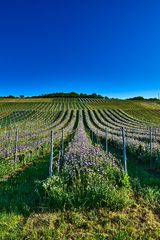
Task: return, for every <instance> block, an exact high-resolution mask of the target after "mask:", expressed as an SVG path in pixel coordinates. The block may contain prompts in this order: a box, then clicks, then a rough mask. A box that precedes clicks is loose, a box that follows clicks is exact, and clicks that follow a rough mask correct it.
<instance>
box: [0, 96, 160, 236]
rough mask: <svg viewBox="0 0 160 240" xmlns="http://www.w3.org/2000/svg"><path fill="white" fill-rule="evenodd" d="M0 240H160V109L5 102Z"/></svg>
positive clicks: (0, 134)
mask: <svg viewBox="0 0 160 240" xmlns="http://www.w3.org/2000/svg"><path fill="white" fill-rule="evenodd" d="M0 126H1V128H0V138H1V141H0V239H16V240H17V239H62V240H63V239H64V240H65V239H67V240H68V239H88V240H91V239H109V240H110V239H117V240H118V239H119V240H123V239H126V240H128V239H137V240H138V239H146V240H147V239H160V223H159V222H160V212H159V210H160V190H159V187H160V178H159V175H160V103H159V102H151V101H131V100H128V101H127V100H104V99H89V98H87V99H85V98H83V99H80V98H79V99H69V98H50V99H49V98H35V99H34V98H31V99H25V98H23V99H1V100H0Z"/></svg>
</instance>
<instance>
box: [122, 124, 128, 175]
mask: <svg viewBox="0 0 160 240" xmlns="http://www.w3.org/2000/svg"><path fill="white" fill-rule="evenodd" d="M122 144H123V162H124V171H125V173H127V155H126V143H125V132H124V127H122Z"/></svg>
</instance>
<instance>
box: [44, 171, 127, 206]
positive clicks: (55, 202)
mask: <svg viewBox="0 0 160 240" xmlns="http://www.w3.org/2000/svg"><path fill="white" fill-rule="evenodd" d="M71 180H72V181H71ZM43 188H44V191H45V196H46V204H47V205H48V206H49V207H50V208H52V209H64V208H65V209H69V208H77V207H78V208H79V207H86V208H100V207H107V208H108V209H109V210H118V209H122V208H123V207H124V206H125V205H126V204H130V203H131V201H130V200H129V197H128V190H125V188H118V187H115V186H114V185H113V184H112V183H111V182H110V181H109V180H108V179H106V178H105V177H104V176H103V175H102V176H101V175H99V174H95V173H90V174H88V173H85V172H84V171H83V173H81V174H80V175H78V176H77V177H76V178H75V177H74V181H73V179H70V180H69V179H68V178H66V177H65V175H64V176H53V177H51V178H49V179H48V180H47V181H46V182H45V183H43Z"/></svg>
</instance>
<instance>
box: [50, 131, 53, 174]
mask: <svg viewBox="0 0 160 240" xmlns="http://www.w3.org/2000/svg"><path fill="white" fill-rule="evenodd" d="M50 137H51V139H50V166H49V176H50V177H52V174H53V131H52V130H51V136H50Z"/></svg>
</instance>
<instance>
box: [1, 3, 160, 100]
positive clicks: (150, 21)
mask: <svg viewBox="0 0 160 240" xmlns="http://www.w3.org/2000/svg"><path fill="white" fill-rule="evenodd" d="M159 12H160V1H158V0H157V1H155V0H152V1H151V0H146V1H142V0H134V1H129V0H128V1H127V0H121V1H119V0H103V1H102V0H99V1H98V0H92V1H91V0H85V1H84V0H73V1H71V0H67V1H64V0H63V1H62V0H58V1H47V0H45V1H41V0H39V1H35V0H32V1H31V0H23V1H22V0H20V1H17V0H14V1H11V0H5V1H1V3H0V95H9V94H13V95H20V94H24V95H36V94H41V93H49V92H57V91H58V92H61V91H65V92H70V91H76V92H85V93H92V92H97V93H101V94H104V95H107V96H110V97H111V96H113V97H121V98H125V97H130V96H136V95H143V96H145V97H156V96H157V94H158V92H159V91H160V44H159V43H160V27H159V26H160V14H159Z"/></svg>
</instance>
